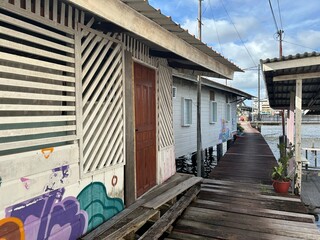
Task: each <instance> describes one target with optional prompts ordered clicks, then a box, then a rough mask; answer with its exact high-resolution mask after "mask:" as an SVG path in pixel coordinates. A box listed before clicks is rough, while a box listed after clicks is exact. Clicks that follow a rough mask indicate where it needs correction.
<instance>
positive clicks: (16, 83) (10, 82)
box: [0, 78, 75, 92]
mask: <svg viewBox="0 0 320 240" xmlns="http://www.w3.org/2000/svg"><path fill="white" fill-rule="evenodd" d="M0 84H1V85H4V86H13V87H23V88H30V89H32V88H35V89H44V90H55V91H64V92H75V87H70V86H63V85H57V84H49V83H39V82H33V81H22V80H15V79H11V78H0Z"/></svg>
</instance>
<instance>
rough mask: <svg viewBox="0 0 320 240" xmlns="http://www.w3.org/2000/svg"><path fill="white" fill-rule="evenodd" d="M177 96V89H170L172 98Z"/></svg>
mask: <svg viewBox="0 0 320 240" xmlns="http://www.w3.org/2000/svg"><path fill="white" fill-rule="evenodd" d="M176 96H177V87H172V98H176Z"/></svg>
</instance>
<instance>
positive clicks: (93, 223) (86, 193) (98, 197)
mask: <svg viewBox="0 0 320 240" xmlns="http://www.w3.org/2000/svg"><path fill="white" fill-rule="evenodd" d="M77 199H78V201H79V203H80V208H81V210H85V211H86V212H87V214H88V229H87V231H88V232H89V231H91V230H92V229H94V228H96V227H97V226H99V225H100V224H102V223H103V222H105V221H107V220H108V219H110V218H111V217H113V216H114V215H116V214H118V213H119V212H121V211H122V210H123V208H124V205H123V201H122V199H120V198H110V197H109V196H108V195H107V190H106V187H105V186H104V184H102V183H101V182H93V183H91V184H89V185H88V186H86V187H85V188H84V189H83V190H82V191H81V192H80V193H79V195H78V196H77Z"/></svg>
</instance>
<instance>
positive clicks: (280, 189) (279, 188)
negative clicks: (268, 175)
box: [272, 180, 291, 193]
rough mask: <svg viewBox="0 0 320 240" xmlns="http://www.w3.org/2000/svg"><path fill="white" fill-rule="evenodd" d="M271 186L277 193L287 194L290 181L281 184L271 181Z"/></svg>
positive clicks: (280, 182)
mask: <svg viewBox="0 0 320 240" xmlns="http://www.w3.org/2000/svg"><path fill="white" fill-rule="evenodd" d="M272 181H273V183H272V186H273V188H274V191H275V192H277V193H287V192H288V189H289V187H290V184H291V181H289V182H283V181H278V180H272Z"/></svg>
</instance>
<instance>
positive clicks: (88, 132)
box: [0, 0, 240, 240]
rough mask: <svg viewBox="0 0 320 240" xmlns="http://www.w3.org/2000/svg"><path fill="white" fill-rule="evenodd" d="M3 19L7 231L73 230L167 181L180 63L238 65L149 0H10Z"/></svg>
mask: <svg viewBox="0 0 320 240" xmlns="http://www.w3.org/2000/svg"><path fill="white" fill-rule="evenodd" d="M0 23H1V25H0V33H1V34H0V51H1V52H0V239H2V238H4V239H7V238H9V236H14V237H12V238H14V239H41V240H42V239H48V238H50V239H76V238H78V237H79V236H81V235H83V234H85V233H87V232H89V231H91V230H92V229H94V228H96V227H97V226H98V225H99V224H101V223H103V222H104V221H107V220H108V219H110V218H111V217H112V216H114V215H115V214H117V213H118V212H120V211H121V210H122V209H123V208H124V207H125V206H128V205H130V204H132V203H133V202H134V201H135V200H136V199H137V198H139V197H140V196H141V195H143V194H144V193H145V192H147V191H148V190H149V189H151V188H153V187H154V186H156V185H158V184H161V183H162V182H164V181H165V180H166V179H168V178H169V177H170V176H172V175H173V174H174V173H175V170H176V169H175V156H174V151H175V150H174V137H173V114H172V97H171V89H172V69H176V70H177V71H178V72H183V73H187V74H191V73H194V74H201V75H207V76H213V77H224V78H230V79H231V78H233V74H234V72H235V71H240V69H239V68H238V67H237V66H235V65H234V64H233V63H231V62H229V61H228V60H227V59H225V58H223V57H222V56H221V55H219V54H218V53H216V52H215V51H213V50H212V49H210V48H209V47H208V46H206V45H205V44H203V43H201V42H200V41H199V40H197V39H196V38H194V37H193V36H191V35H190V34H189V33H188V32H187V31H185V30H183V29H182V28H181V27H180V26H179V25H177V24H176V23H174V22H173V21H172V20H171V19H170V18H168V17H166V16H164V15H162V14H161V13H160V12H159V11H157V10H155V9H154V8H153V7H151V6H150V5H149V4H148V2H147V1H142V0H122V1H120V0H99V1H98V0H97V1H87V0H69V1H63V0H1V1H0ZM10 238H11V237H10Z"/></svg>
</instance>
